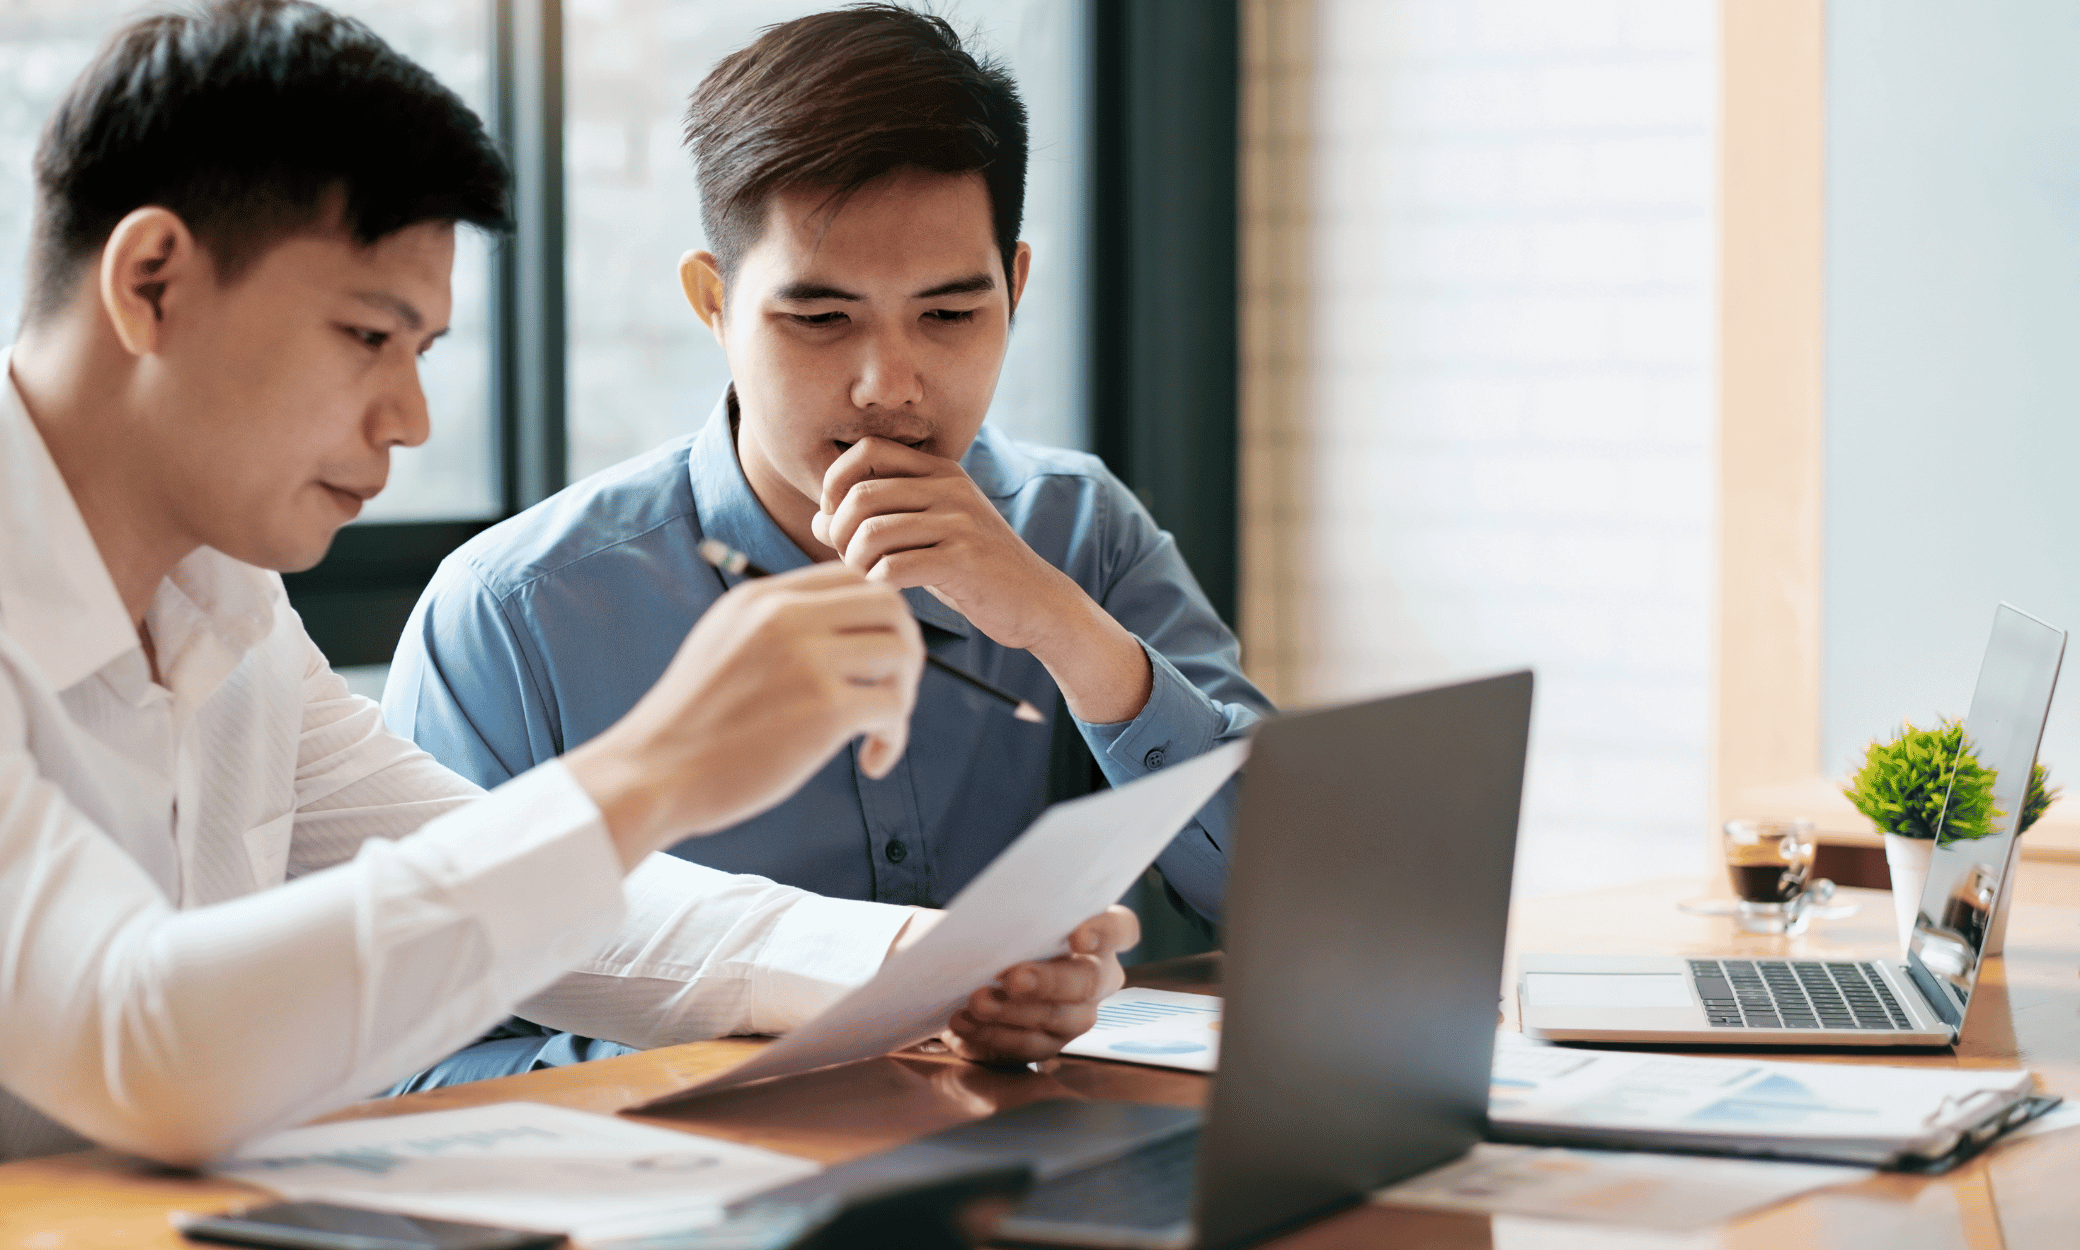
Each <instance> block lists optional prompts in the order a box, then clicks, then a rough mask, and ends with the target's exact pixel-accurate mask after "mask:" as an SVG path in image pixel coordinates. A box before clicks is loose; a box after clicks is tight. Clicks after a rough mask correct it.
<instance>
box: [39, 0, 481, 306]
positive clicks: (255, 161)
mask: <svg viewBox="0 0 2080 1250" xmlns="http://www.w3.org/2000/svg"><path fill="white" fill-rule="evenodd" d="M510 181H511V177H510V175H509V174H508V172H507V170H506V164H505V161H504V159H503V158H502V157H500V155H499V153H498V148H497V146H496V145H494V144H493V143H492V141H491V138H490V136H489V135H487V134H485V132H484V125H483V123H482V122H481V121H479V120H478V119H477V116H476V114H474V113H472V112H470V110H469V107H468V106H467V105H465V104H464V103H463V102H462V101H461V99H460V98H458V97H457V96H456V95H455V93H454V92H452V91H450V90H448V89H447V88H446V87H444V86H442V85H441V84H440V83H439V82H438V81H436V80H435V79H434V77H433V75H431V74H429V73H427V72H426V71H425V70H424V69H421V68H420V67H419V66H418V65H416V64H414V63H413V62H412V61H410V60H408V59H406V58H405V57H404V56H402V55H400V54H399V53H398V52H396V51H395V50H393V49H392V48H391V47H390V45H388V44H386V43H384V42H383V41H382V39H380V38H379V37H377V35H376V34H375V32H373V31H371V30H370V29H369V28H368V27H366V26H364V25H362V24H361V23H360V22H357V21H355V20H353V19H352V18H347V17H342V16H340V15H339V14H336V13H333V12H331V11H329V10H326V9H323V8H320V7H318V6H317V5H315V4H310V3H306V2H305V0H221V2H219V3H214V4H209V5H207V6H204V7H200V8H194V9H189V10H186V11H179V12H171V13H162V14H157V15H153V16H149V17H144V18H141V19H139V20H138V21H135V22H132V23H131V24H130V25H128V26H126V27H124V28H123V29H121V30H119V31H117V32H116V34H115V35H114V37H112V38H111V39H110V40H109V42H108V44H107V45H106V46H105V47H103V48H102V50H101V53H100V55H99V56H97V57H96V58H95V59H94V62H93V63H92V64H91V65H89V66H88V67H87V68H86V70H85V71H84V72H82V73H81V74H80V76H79V78H78V80H77V81H75V82H74V83H73V84H72V88H71V90H69V91H68V92H67V93H66V95H65V99H64V100H63V102H61V103H60V104H59V105H58V108H57V111H56V112H54V113H52V114H51V118H50V121H49V122H48V123H46V125H45V126H44V131H43V138H42V141H41V142H40V143H39V144H38V145H37V149H36V225H35V241H34V244H33V254H32V256H31V279H30V286H29V306H28V309H27V315H26V319H28V320H36V319H40V318H41V317H44V316H48V315H50V314H52V313H54V312H56V311H58V310H59V309H61V308H63V307H64V306H65V304H66V303H67V302H68V301H69V300H70V299H71V298H72V294H73V292H74V290H75V289H76V288H77V286H78V284H79V280H80V278H81V275H82V273H83V271H84V270H85V269H86V267H87V266H88V264H89V263H90V262H92V260H93V259H94V257H96V256H97V255H98V254H99V253H100V250H101V248H102V246H103V245H104V244H106V243H107V241H108V236H109V233H110V232H111V231H113V230H114V229H115V227H116V224H117V223H118V222H120V221H122V219H123V218H124V217H125V216H127V215H128V214H129V213H131V212H132V211H134V210H136V209H139V208H143V207H145V206H147V205H156V206H158V207H161V208H165V209H167V210H169V211H171V212H173V213H174V214H175V215H177V216H179V217H180V219H181V220H182V221H184V222H186V223H187V226H188V228H189V229H190V230H191V231H193V232H194V234H195V237H196V239H197V241H199V242H200V243H201V244H202V246H203V247H204V248H205V249H206V250H207V251H208V252H209V255H210V258H211V260H212V261H213V262H214V263H215V265H216V269H217V276H218V279H219V280H220V281H224V282H230V281H235V280H236V279H237V278H238V277H239V276H240V275H241V274H242V273H243V272H244V271H245V269H246V268H247V267H248V266H250V265H251V264H252V263H253V262H254V261H255V260H257V259H258V258H259V257H260V256H261V254H263V253H264V252H266V251H267V249H268V248H270V247H272V246H273V245H274V244H276V243H278V242H280V241H281V240H282V239H283V238H285V237H287V236H289V235H291V234H295V233H298V232H300V231H303V230H307V229H310V228H312V227H313V226H317V225H319V224H320V222H319V217H320V214H321V213H323V212H325V211H326V210H327V208H328V206H329V205H330V203H331V202H332V197H333V196H334V195H335V194H336V195H338V196H339V197H340V199H339V202H340V203H341V205H342V209H343V218H342V221H341V223H340V224H342V225H343V226H344V227H345V228H346V230H347V231H348V233H349V234H350V235H351V236H352V237H353V238H354V239H355V240H356V241H358V242H360V243H361V244H363V245H367V244H371V243H374V242H375V241H376V240H378V239H381V238H383V237H384V236H385V235H388V234H392V233H394V232H396V231H398V230H401V229H403V228H404V227H406V226H410V225H414V224H416V223H419V222H422V221H456V222H469V223H471V224H473V225H477V226H480V227H484V228H486V229H490V230H505V229H508V228H509V227H510V221H509V218H508V211H507V207H506V202H507V189H508V186H509V184H510ZM325 224H328V225H329V224H330V223H325Z"/></svg>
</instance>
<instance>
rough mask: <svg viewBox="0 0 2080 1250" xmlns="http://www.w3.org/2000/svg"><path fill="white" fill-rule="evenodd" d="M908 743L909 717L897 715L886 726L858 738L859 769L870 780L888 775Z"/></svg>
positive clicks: (876, 779) (901, 756) (877, 779)
mask: <svg viewBox="0 0 2080 1250" xmlns="http://www.w3.org/2000/svg"><path fill="white" fill-rule="evenodd" d="M909 745H910V718H909V717H907V716H903V717H898V718H897V719H896V720H895V721H894V723H892V724H890V725H889V726H888V727H886V728H884V729H880V730H876V731H875V732H873V733H870V734H867V735H866V736H865V737H863V738H862V739H860V744H859V770H860V771H861V772H863V773H865V774H866V775H867V778H868V780H870V781H879V780H881V779H882V778H883V777H886V776H888V774H889V772H890V771H891V770H893V769H894V768H895V766H896V764H897V763H898V762H899V761H900V760H901V759H902V758H903V752H904V751H905V750H906V749H908V747H909Z"/></svg>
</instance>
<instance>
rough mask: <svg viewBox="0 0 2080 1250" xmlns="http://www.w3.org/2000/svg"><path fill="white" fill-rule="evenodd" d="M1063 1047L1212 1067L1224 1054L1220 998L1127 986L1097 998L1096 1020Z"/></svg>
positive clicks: (1166, 1064)
mask: <svg viewBox="0 0 2080 1250" xmlns="http://www.w3.org/2000/svg"><path fill="white" fill-rule="evenodd" d="M1062 1053H1063V1054H1065V1055H1083V1056H1086V1057H1087V1058H1091V1059H1118V1060H1121V1061H1123V1062H1126V1063H1147V1064H1153V1065H1155V1066H1156V1067H1159V1068H1184V1069H1186V1070H1188V1071H1192V1072H1211V1071H1213V1070H1214V1068H1215V1067H1216V1066H1217V1065H1218V1064H1219V1063H1220V1057H1221V1000H1220V999H1218V998H1216V997H1214V996H1213V995H1211V994H1180V993H1178V992H1176V991H1174V990H1140V989H1124V990H1121V991H1119V992H1118V993H1117V994H1112V995H1109V996H1107V998H1106V999H1105V1001H1104V1002H1102V1003H1100V1004H1098V1022H1097V1023H1096V1024H1094V1025H1092V1026H1091V1031H1090V1032H1088V1033H1085V1034H1084V1035H1083V1036H1082V1037H1079V1038H1077V1039H1076V1040H1075V1041H1073V1042H1070V1043H1069V1044H1068V1045H1067V1046H1064V1047H1062Z"/></svg>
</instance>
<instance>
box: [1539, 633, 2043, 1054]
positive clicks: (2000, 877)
mask: <svg viewBox="0 0 2080 1250" xmlns="http://www.w3.org/2000/svg"><path fill="white" fill-rule="evenodd" d="M2065 647H2066V635H2065V631H2063V630H2059V629H2054V628H2052V627H2051V626H2049V625H2046V624H2045V623H2044V622H2042V621H2040V620H2038V619H2037V618H2035V617H2033V616H2031V615H2029V614H2028V613H2027V612H2023V611H2020V610H2019V609H2017V608H2014V607H2011V606H2009V605H2008V604H2005V603H2004V604H2002V605H2001V606H2000V608H1999V609H1998V610H1997V611H1996V612H1995V613H1994V619H1993V636H1992V637H1991V638H1990V639H1989V640H1988V641H1987V644H1986V658H1985V659H1984V660H1983V661H1982V662H1981V664H1980V667H1979V684H1978V687H1977V689H1976V690H1974V691H1973V693H1972V706H1971V711H1970V713H1969V714H1968V715H1967V716H1966V717H1965V737H1966V739H1967V740H1968V741H1969V742H1971V744H1972V746H1973V749H1974V751H1975V752H1976V754H1977V757H1978V760H1979V763H1980V764H1982V765H1984V766H1985V767H1987V768H1989V769H1992V770H1993V772H1994V774H1995V778H1994V787H1993V794H1994V806H1995V807H1996V808H1997V809H1998V810H1999V812H2000V813H2001V815H2000V816H1999V817H1998V818H1997V819H1996V822H1995V829H1994V832H1993V833H1992V834H1991V835H1989V836H1987V837H1984V838H1980V839H1977V840H1964V839H1955V838H1951V837H1949V836H1948V830H1947V829H1942V828H1939V829H1938V831H1937V835H1938V836H1937V838H1936V845H1935V847H1934V848H1933V851H1932V853H1931V858H1930V863H1929V870H1928V884H1927V885H1926V886H1924V887H1923V889H1922V891H1921V914H1920V916H1919V918H1918V919H1917V920H1916V921H1915V922H1914V936H1913V939H1912V941H1911V943H1910V944H1909V947H1908V950H1907V957H1906V958H1905V959H1903V960H1894V959H1872V960H1820V959H1714V958H1703V957H1698V958H1688V959H1684V958H1677V957H1665V958H1655V957H1645V958H1642V957H1634V956H1591V955H1526V956H1524V957H1523V959H1522V960H1521V961H1520V967H1519V978H1518V985H1517V1001H1518V1006H1519V1008H1520V1009H1521V1011H1522V1015H1523V1021H1524V1032H1525V1033H1526V1034H1527V1035H1529V1036H1531V1037H1535V1038H1541V1039H1544V1040H1547V1041H1555V1042H1572V1041H1580V1042H1627V1043H1650V1044H1655V1045H1664V1044H1668V1043H1674V1042H1684V1043H1704V1044H1707V1045H1721V1046H1724V1045H1738V1046H1756V1045H1768V1046H1785V1045H1797V1046H1802V1047H1811V1046H1821V1047H1825V1046H1954V1045H1956V1043H1957V1038H1958V1033H1959V1031H1960V1030H1961V1029H1962V1028H1963V1027H1964V1019H1965V1008H1966V1007H1967V1006H1968V1005H1969V1004H1970V1002H1971V997H1972V986H1973V984H1974V982H1976V981H1977V979H1978V975H1979V955H1980V952H1981V951H1982V950H1984V949H1985V946H1986V937H1987V930H1988V928H1989V927H1990V926H1991V924H1992V921H1993V917H1995V916H1997V915H1999V914H2000V912H1999V904H2000V899H2001V897H2002V895H2003V894H2004V893H2005V892H2006V890H2007V888H2008V884H2009V878H2010V876H2011V869H2012V868H2013V865H2014V858H2015V855H2014V852H2015V836H2016V821H2017V819H2018V818H2019V816H2020V814H2021V812H2022V805H2023V799H2024V798H2025V796H2026V795H2027V794H2028V792H2029V778H2030V770H2031V769H2032V768H2033V767H2034V766H2035V764H2036V759H2037V743H2038V741H2039V740H2040V739H2041V738H2042V737H2043V735H2044V719H2045V717H2046V716H2047V715H2049V714H2050V711H2051V693H2052V690H2053V688H2054V687H2056V686H2057V684H2058V668H2059V662H2060V660H2061V659H2062V658H2063V657H2064V655H2065Z"/></svg>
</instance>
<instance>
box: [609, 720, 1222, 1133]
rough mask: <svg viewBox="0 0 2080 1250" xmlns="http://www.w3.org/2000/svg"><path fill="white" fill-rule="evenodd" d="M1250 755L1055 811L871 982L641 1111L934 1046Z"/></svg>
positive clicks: (1148, 856)
mask: <svg viewBox="0 0 2080 1250" xmlns="http://www.w3.org/2000/svg"><path fill="white" fill-rule="evenodd" d="M1248 755H1249V744H1248V743H1247V742H1232V743H1229V744H1228V745H1226V746H1223V747H1219V748H1216V749H1215V750H1212V751H1209V752H1207V753H1206V754H1204V755H1202V756H1200V757H1198V758H1197V759H1193V760H1188V761H1186V762H1185V763H1182V764H1177V765H1174V766H1172V767H1169V768H1165V769H1164V770H1163V771H1162V772H1159V773H1156V774H1155V775H1153V776H1150V777H1145V778H1143V779H1142V780H1140V781H1137V782H1134V783H1133V784H1132V785H1127V786H1121V787H1119V788H1118V789H1115V790H1106V791H1103V792H1102V793H1099V794H1093V795H1090V796H1088V797H1086V798H1081V799H1076V800H1074V801H1072V802H1068V803H1058V804H1056V805H1055V806H1053V807H1051V808H1049V809H1047V811H1046V812H1044V813H1042V814H1041V817H1040V819H1039V820H1037V821H1035V822H1033V827H1032V828H1030V829H1028V830H1026V831H1025V833H1023V834H1021V835H1019V839H1018V841H1016V842H1014V843H1012V844H1011V845H1010V846H1009V847H1007V848H1005V850H1004V853H1003V854H1001V855H999V856H997V858H996V859H995V860H994V861H992V862H991V864H990V866H989V867H988V868H985V869H983V871H982V874H981V875H980V876H978V877H976V878H975V879H974V880H973V881H971V882H969V883H968V887H967V888H966V889H964V890H962V891H961V892H960V894H959V895H958V896H956V897H955V898H954V900H953V902H952V904H951V905H949V906H948V907H947V909H946V914H945V915H944V916H943V917H941V918H940V920H939V922H938V924H937V925H936V926H935V927H934V928H932V929H931V931H930V932H928V933H926V934H925V935H924V937H922V938H921V939H919V940H918V941H917V943H916V944H915V945H912V946H909V947H907V948H905V949H902V950H899V951H897V952H896V953H895V954H894V955H893V956H891V957H890V958H889V960H888V962H887V963H885V964H883V965H882V966H881V971H880V972H879V973H877V974H876V975H875V977H874V979H873V980H871V981H869V982H867V984H865V985H863V986H861V987H860V988H859V989H856V990H854V991H853V992H852V993H850V994H848V995H846V996H845V997H844V998H842V999H840V1000H838V1002H837V1003H836V1004H834V1005H833V1006H832V1007H831V1008H830V1009H829V1010H828V1011H825V1012H824V1013H823V1014H822V1015H820V1016H818V1017H816V1018H815V1019H814V1020H811V1021H809V1022H808V1023H806V1024H804V1025H802V1026H800V1027H799V1028H797V1029H795V1031H794V1032H792V1033H789V1034H788V1035H787V1036H786V1037H783V1038H781V1039H780V1040H779V1041H777V1042H774V1043H773V1044H772V1045H770V1046H768V1047H766V1048H765V1049H764V1050H762V1051H760V1052H759V1053H758V1054H756V1055H754V1056H752V1057H751V1058H750V1059H748V1060H746V1061H745V1062H744V1063H742V1064H739V1065H738V1066H737V1067H735V1068H732V1069H730V1070H729V1071H727V1072H724V1073H723V1074H721V1075H720V1076H717V1077H714V1078H712V1079H711V1080H708V1081H706V1082H704V1083H702V1084H700V1085H697V1086H695V1087H694V1088H693V1089H691V1090H687V1091H685V1092H684V1093H677V1094H669V1095H666V1096H665V1097H663V1098H658V1099H655V1100H653V1101H651V1102H648V1103H645V1104H643V1106H644V1107H656V1106H662V1105H665V1104H668V1103H672V1102H676V1101H678V1100H679V1099H680V1098H683V1097H685V1096H686V1095H687V1094H690V1093H694V1092H697V1091H700V1090H707V1089H721V1088H725V1087H728V1086H732V1085H742V1084H744V1083H745V1082H747V1081H756V1080H762V1079H764V1078H767V1077H774V1076H788V1075H791V1074H793V1073H796V1072H808V1071H811V1070H812V1069H815V1068H826V1067H830V1066H832V1065H833V1064H840V1063H851V1062H853V1061H854V1060H857V1059H871V1058H874V1057H875V1056H877V1055H885V1054H887V1053H888V1052H889V1051H892V1050H900V1049H902V1048H903V1047H905V1046H911V1045H915V1044H916V1043H918V1042H921V1041H923V1040H925V1039H926V1038H928V1037H931V1036H933V1035H934V1034H936V1033H938V1032H939V1030H940V1029H942V1028H944V1027H946V1025H947V1022H948V1020H949V1019H951V1018H952V1017H953V1016H954V1014H955V1013H956V1012H958V1011H961V1010H962V1009H964V1008H967V1009H970V1010H972V1008H973V1003H974V994H975V987H976V986H978V985H985V984H987V983H989V982H991V981H992V980H993V979H994V978H995V977H996V976H997V975H998V974H999V973H1001V972H1003V971H1004V970H1005V969H1006V968H1010V967H1012V965H1014V964H1018V963H1020V962H1021V961H1026V960H1039V959H1041V958H1043V957H1046V956H1049V955H1051V954H1052V953H1054V952H1059V951H1060V950H1061V949H1062V935H1063V934H1065V933H1068V932H1070V931H1071V930H1073V929H1075V928H1076V927H1077V925H1078V924H1079V923H1080V922H1081V921H1083V920H1084V919H1085V918H1087V917H1089V916H1091V915H1093V914H1094V913H1096V912H1098V911H1099V910H1100V909H1102V908H1104V907H1106V906H1108V905H1110V904H1111V903H1112V902H1113V900H1115V899H1117V898H1118V897H1119V896H1120V895H1121V894H1123V893H1125V892H1126V889H1127V887H1128V886H1129V885H1132V884H1133V882H1134V878H1136V877H1138V876H1140V875H1141V872H1142V870H1143V869H1145V868H1147V867H1148V865H1149V863H1150V862H1151V861H1153V860H1154V859H1155V857H1156V855H1157V854H1158V853H1159V852H1160V851H1161V850H1162V849H1163V848H1164V847H1165V846H1166V845H1168V844H1169V842H1170V839H1171V838H1173V837H1175V836H1177V831H1178V830H1179V829H1181V828H1183V827H1184V824H1185V822H1186V821H1188V820H1190V819H1191V818H1192V813H1194V812H1196V811H1198V810H1199V809H1200V808H1201V807H1204V806H1205V805H1206V801H1207V800H1208V799H1211V798H1212V797H1213V795H1214V792H1215V791H1217V790H1219V789H1220V788H1221V785H1222V784H1223V783H1224V782H1226V781H1227V780H1228V778H1229V777H1230V776H1231V775H1233V774H1234V772H1235V770H1236V769H1237V768H1239V767H1241V766H1242V761H1243V760H1245V759H1246V758H1248ZM966 1040H967V1039H966V1038H963V1041H964V1042H965V1041H966ZM630 1109H631V1110H634V1109H635V1108H630Z"/></svg>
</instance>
